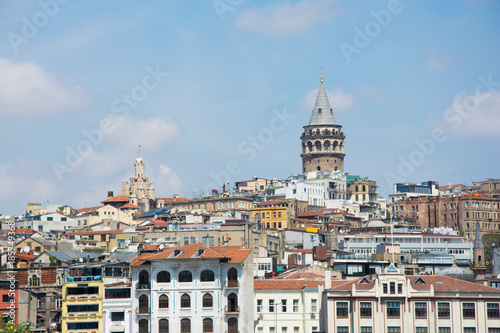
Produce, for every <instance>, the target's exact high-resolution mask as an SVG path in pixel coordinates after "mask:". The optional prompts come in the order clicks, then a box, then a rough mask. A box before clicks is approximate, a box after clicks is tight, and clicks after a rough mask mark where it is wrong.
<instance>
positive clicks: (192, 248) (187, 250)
mask: <svg viewBox="0 0 500 333" xmlns="http://www.w3.org/2000/svg"><path fill="white" fill-rule="evenodd" d="M200 249H201V250H203V252H202V253H201V254H198V250H200ZM175 250H180V253H179V254H178V255H176V256H175V257H174V256H173V255H172V254H173V252H174V251H175ZM250 253H252V249H249V248H244V247H240V246H208V245H205V244H202V243H192V244H189V245H183V246H178V247H171V248H168V249H164V250H163V251H162V252H159V253H153V254H143V255H141V256H139V257H137V258H136V259H135V260H134V261H133V262H132V265H141V264H143V263H144V262H145V261H149V260H162V259H169V260H177V259H197V258H221V259H223V258H228V259H229V262H230V263H241V262H243V261H244V260H245V259H246V258H247V257H248V255H249V254H250ZM171 255H172V256H171Z"/></svg>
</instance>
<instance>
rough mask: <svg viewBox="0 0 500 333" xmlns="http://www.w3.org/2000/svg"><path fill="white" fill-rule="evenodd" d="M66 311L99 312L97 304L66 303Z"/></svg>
mask: <svg viewBox="0 0 500 333" xmlns="http://www.w3.org/2000/svg"><path fill="white" fill-rule="evenodd" d="M68 312H69V313H74V312H99V304H81V305H68Z"/></svg>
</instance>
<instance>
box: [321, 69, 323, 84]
mask: <svg viewBox="0 0 500 333" xmlns="http://www.w3.org/2000/svg"><path fill="white" fill-rule="evenodd" d="M321 84H323V67H321Z"/></svg>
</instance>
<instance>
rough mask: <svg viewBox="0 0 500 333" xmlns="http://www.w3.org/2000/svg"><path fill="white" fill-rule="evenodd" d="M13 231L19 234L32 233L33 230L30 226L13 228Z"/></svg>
mask: <svg viewBox="0 0 500 333" xmlns="http://www.w3.org/2000/svg"><path fill="white" fill-rule="evenodd" d="M14 233H15V234H16V235H17V234H20V233H24V234H34V233H35V231H34V230H33V229H30V228H19V229H15V230H14Z"/></svg>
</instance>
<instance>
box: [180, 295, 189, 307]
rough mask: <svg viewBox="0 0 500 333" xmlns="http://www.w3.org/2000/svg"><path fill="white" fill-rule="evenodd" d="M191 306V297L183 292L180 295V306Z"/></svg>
mask: <svg viewBox="0 0 500 333" xmlns="http://www.w3.org/2000/svg"><path fill="white" fill-rule="evenodd" d="M190 307H191V297H190V296H189V295H188V294H184V295H182V296H181V308H186V309H187V308H190Z"/></svg>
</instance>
